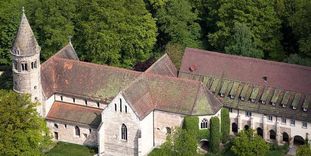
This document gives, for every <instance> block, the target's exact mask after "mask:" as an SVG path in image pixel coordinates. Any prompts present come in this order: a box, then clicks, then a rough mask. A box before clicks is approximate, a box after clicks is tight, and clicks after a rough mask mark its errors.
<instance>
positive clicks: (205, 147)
mask: <svg viewBox="0 0 311 156" xmlns="http://www.w3.org/2000/svg"><path fill="white" fill-rule="evenodd" d="M208 144H209V143H208V140H207V139H202V140H201V141H200V144H199V145H200V147H201V149H203V150H205V151H208V146H209V145H208Z"/></svg>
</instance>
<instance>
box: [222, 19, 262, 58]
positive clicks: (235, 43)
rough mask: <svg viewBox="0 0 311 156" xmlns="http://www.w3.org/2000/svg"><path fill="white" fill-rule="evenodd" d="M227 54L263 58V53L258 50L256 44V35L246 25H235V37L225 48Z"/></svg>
mask: <svg viewBox="0 0 311 156" xmlns="http://www.w3.org/2000/svg"><path fill="white" fill-rule="evenodd" d="M225 51H226V53H229V54H235V55H242V56H249V57H257V58H263V56H264V55H263V51H262V50H259V49H257V46H256V44H255V42H254V35H253V33H252V32H251V30H250V29H249V28H248V27H247V26H246V24H241V23H235V24H234V28H233V36H232V37H231V38H230V39H229V42H228V44H227V46H226V47H225Z"/></svg>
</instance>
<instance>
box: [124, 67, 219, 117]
mask: <svg viewBox="0 0 311 156" xmlns="http://www.w3.org/2000/svg"><path fill="white" fill-rule="evenodd" d="M123 96H124V97H125V99H126V100H127V102H129V103H130V104H131V106H132V107H133V109H134V111H135V112H136V113H137V115H138V117H140V118H141V119H142V118H144V117H145V116H146V115H148V114H149V113H150V112H151V111H152V110H154V109H157V110H162V111H167V112H173V113H179V114H185V115H208V114H215V113H216V112H217V111H218V110H219V109H220V108H221V106H222V105H221V103H220V102H219V101H218V100H217V99H216V97H215V96H214V95H212V94H211V93H209V91H208V90H207V89H206V88H205V86H204V85H203V84H202V83H201V82H199V81H194V80H187V79H181V78H174V77H167V76H160V75H155V74H148V73H144V74H142V75H141V76H140V77H139V78H137V79H136V80H135V81H134V82H133V83H131V84H130V85H129V86H128V87H127V88H126V89H125V90H124V91H123Z"/></svg>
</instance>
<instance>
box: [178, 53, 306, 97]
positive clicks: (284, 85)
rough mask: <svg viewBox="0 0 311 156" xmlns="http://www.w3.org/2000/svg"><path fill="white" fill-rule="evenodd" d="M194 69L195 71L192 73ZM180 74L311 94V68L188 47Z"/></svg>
mask: <svg viewBox="0 0 311 156" xmlns="http://www.w3.org/2000/svg"><path fill="white" fill-rule="evenodd" d="M191 67H195V70H192V71H191ZM180 72H183V73H191V74H196V75H210V76H215V77H222V78H226V79H230V80H238V81H242V82H247V83H251V84H254V85H259V86H266V85H268V86H270V87H274V88H280V89H284V90H291V91H295V92H301V93H307V94H310V93H311V87H310V86H311V68H310V67H305V66H299V65H293V64H286V63H280V62H273V61H267V60H261V59H254V58H248V57H242V56H234V55H227V54H222V53H217V52H210V51H205V50H199V49H192V48H187V49H186V50H185V54H184V56H183V60H182V65H181V68H180ZM264 77H266V79H267V81H266V82H265V81H264Z"/></svg>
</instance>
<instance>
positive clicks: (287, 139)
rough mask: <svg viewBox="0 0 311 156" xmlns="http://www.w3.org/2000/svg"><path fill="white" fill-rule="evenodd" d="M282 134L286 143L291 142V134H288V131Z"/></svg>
mask: <svg viewBox="0 0 311 156" xmlns="http://www.w3.org/2000/svg"><path fill="white" fill-rule="evenodd" d="M282 135H283V141H284V142H286V143H289V136H288V134H287V133H286V132H283V133H282Z"/></svg>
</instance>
